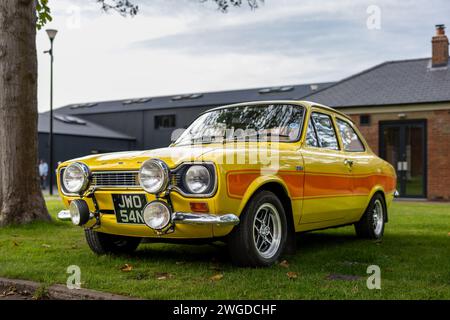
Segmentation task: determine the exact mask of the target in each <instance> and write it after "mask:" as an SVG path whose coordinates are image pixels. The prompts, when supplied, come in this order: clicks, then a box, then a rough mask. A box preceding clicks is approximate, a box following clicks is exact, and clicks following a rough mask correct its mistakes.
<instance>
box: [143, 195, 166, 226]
mask: <svg viewBox="0 0 450 320" xmlns="http://www.w3.org/2000/svg"><path fill="white" fill-rule="evenodd" d="M143 216H144V222H145V224H146V225H147V226H148V227H150V228H152V229H155V230H161V229H164V228H165V227H166V226H167V225H168V224H169V222H170V216H171V213H170V209H169V207H168V206H167V205H166V204H165V203H164V202H161V201H157V200H156V201H152V202H150V203H148V204H147V205H146V206H145V208H144V212H143Z"/></svg>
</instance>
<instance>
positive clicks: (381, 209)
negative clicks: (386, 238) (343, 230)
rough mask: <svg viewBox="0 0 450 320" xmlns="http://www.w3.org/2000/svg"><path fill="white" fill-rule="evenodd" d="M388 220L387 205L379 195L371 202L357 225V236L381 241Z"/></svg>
mask: <svg viewBox="0 0 450 320" xmlns="http://www.w3.org/2000/svg"><path fill="white" fill-rule="evenodd" d="M386 218H387V212H386V203H385V201H384V198H383V196H382V195H381V194H379V193H377V194H375V195H374V196H373V197H372V199H371V200H370V203H369V205H368V206H367V209H366V211H365V212H364V214H363V216H362V217H361V219H360V220H359V221H358V222H357V223H355V230H356V234H357V235H358V237H360V238H366V239H381V238H382V237H383V234H384V225H385V223H386Z"/></svg>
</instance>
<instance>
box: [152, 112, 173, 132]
mask: <svg viewBox="0 0 450 320" xmlns="http://www.w3.org/2000/svg"><path fill="white" fill-rule="evenodd" d="M159 128H175V115H174V114H169V115H162V116H155V129H159Z"/></svg>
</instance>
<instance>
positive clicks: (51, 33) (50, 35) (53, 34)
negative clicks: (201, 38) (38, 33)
mask: <svg viewBox="0 0 450 320" xmlns="http://www.w3.org/2000/svg"><path fill="white" fill-rule="evenodd" d="M45 32H47V35H48V38H49V39H50V41H53V39H55V37H56V34H57V33H58V30H56V29H47V30H45Z"/></svg>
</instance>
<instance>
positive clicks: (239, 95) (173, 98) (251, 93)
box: [57, 82, 333, 115]
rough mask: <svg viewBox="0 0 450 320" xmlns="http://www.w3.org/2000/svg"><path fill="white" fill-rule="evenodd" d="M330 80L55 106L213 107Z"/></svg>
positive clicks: (306, 89) (292, 94) (281, 95)
mask: <svg viewBox="0 0 450 320" xmlns="http://www.w3.org/2000/svg"><path fill="white" fill-rule="evenodd" d="M331 84H333V82H326V83H315V84H301V85H285V86H279V87H264V88H255V89H243V90H230V91H218V92H207V93H192V94H179V95H168V96H160V97H146V98H136V99H124V100H114V101H103V102H90V103H82V104H71V105H68V106H64V107H62V108H59V109H57V110H58V112H59V113H61V114H71V115H77V114H80V115H81V114H93V113H106V112H124V111H140V110H149V109H155V110H156V109H168V108H184V107H205V106H206V107H209V106H211V107H213V106H222V105H227V104H233V103H238V102H246V101H258V100H260V101H263V100H300V99H301V98H303V97H304V96H307V95H309V94H311V93H312V92H314V91H316V90H321V89H323V88H326V87H328V86H330V85H331Z"/></svg>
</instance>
